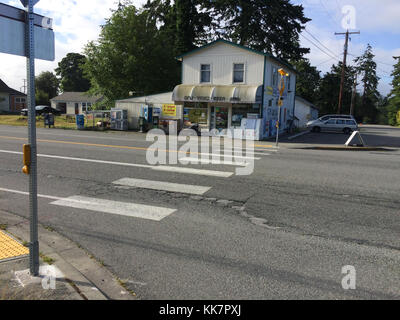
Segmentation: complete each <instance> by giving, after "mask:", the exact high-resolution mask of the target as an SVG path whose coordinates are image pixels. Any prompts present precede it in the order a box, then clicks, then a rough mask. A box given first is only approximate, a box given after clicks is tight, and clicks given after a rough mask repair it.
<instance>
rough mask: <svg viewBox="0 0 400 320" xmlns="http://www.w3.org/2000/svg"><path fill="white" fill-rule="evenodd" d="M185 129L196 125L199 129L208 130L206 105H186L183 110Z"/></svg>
mask: <svg viewBox="0 0 400 320" xmlns="http://www.w3.org/2000/svg"><path fill="white" fill-rule="evenodd" d="M183 122H184V127H185V128H190V127H191V126H192V125H195V124H198V125H199V128H208V108H207V105H206V104H202V103H200V104H187V105H185V107H184V108H183Z"/></svg>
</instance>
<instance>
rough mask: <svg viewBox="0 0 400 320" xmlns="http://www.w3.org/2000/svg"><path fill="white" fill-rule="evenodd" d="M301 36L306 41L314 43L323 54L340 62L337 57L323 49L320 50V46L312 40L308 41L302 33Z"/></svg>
mask: <svg viewBox="0 0 400 320" xmlns="http://www.w3.org/2000/svg"><path fill="white" fill-rule="evenodd" d="M300 35H301V36H302V37H303V38H304V39H306V40H307V41H309V42H310V43H312V44H313V45H314V46H315V47H316V48H318V49H319V50H321V52H323V53H325V54H326V55H327V56H328V57H330V58H332V59H336V60H338V61H340V60H339V59H337V58H336V57H335V56H333V55H331V54H330V53H328V52H326V51H325V50H323V49H321V48H320V47H319V46H318V45H316V44H315V43H314V42H313V41H311V40H310V39H308V38H307V37H306V36H305V35H304V34H302V33H300Z"/></svg>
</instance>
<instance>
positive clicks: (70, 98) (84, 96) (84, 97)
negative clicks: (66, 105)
mask: <svg viewBox="0 0 400 320" xmlns="http://www.w3.org/2000/svg"><path fill="white" fill-rule="evenodd" d="M102 99H103V96H100V95H95V96H90V95H89V94H88V93H86V92H64V93H62V94H60V95H59V96H57V97H54V98H53V99H50V101H59V102H90V103H96V102H98V101H100V100H102Z"/></svg>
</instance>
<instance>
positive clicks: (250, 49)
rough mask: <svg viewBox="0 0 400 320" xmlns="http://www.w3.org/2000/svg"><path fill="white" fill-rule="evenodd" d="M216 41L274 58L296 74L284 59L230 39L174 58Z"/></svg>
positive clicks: (178, 57)
mask: <svg viewBox="0 0 400 320" xmlns="http://www.w3.org/2000/svg"><path fill="white" fill-rule="evenodd" d="M216 43H225V44H228V45H231V46H234V47H238V48H241V49H244V50H247V51H250V52H253V53H256V54H259V55H262V56H264V57H267V58H270V59H271V60H274V61H275V62H277V63H279V64H281V65H283V66H285V67H287V68H288V69H289V70H290V71H292V72H294V73H296V74H298V72H297V71H296V69H295V68H294V67H293V66H292V65H291V64H290V63H288V62H286V61H283V60H281V59H279V58H277V57H274V56H273V55H272V54H271V53H268V52H262V51H258V50H254V49H252V48H249V47H245V46H242V45H240V44H237V43H234V42H231V41H228V40H224V39H218V40H215V41H213V42H210V43H207V44H206V45H204V46H202V47H198V48H195V49H193V50H191V51H189V52H186V53H183V54H181V55H179V56H177V57H176V59H177V60H182V58H183V57H185V56H187V55H189V54H192V53H195V52H198V51H200V50H203V49H206V48H208V47H210V46H212V45H214V44H216Z"/></svg>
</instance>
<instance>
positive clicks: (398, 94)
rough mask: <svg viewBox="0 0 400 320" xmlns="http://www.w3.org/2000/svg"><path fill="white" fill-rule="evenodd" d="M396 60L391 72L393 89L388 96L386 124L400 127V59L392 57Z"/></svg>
mask: <svg viewBox="0 0 400 320" xmlns="http://www.w3.org/2000/svg"><path fill="white" fill-rule="evenodd" d="M393 58H394V59H396V61H397V62H396V64H395V66H394V70H393V72H392V76H393V81H392V86H393V89H392V91H391V92H390V94H389V99H388V107H387V110H388V122H389V124H390V125H392V126H395V125H398V126H400V57H393Z"/></svg>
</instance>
